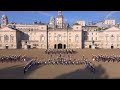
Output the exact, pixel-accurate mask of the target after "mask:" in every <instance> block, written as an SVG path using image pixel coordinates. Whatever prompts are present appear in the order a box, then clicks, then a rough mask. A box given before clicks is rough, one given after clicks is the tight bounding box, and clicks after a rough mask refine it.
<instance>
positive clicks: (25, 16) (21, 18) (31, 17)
mask: <svg viewBox="0 0 120 90" xmlns="http://www.w3.org/2000/svg"><path fill="white" fill-rule="evenodd" d="M62 13H63V16H64V18H65V22H67V23H70V24H71V23H74V22H75V21H77V20H85V21H86V22H92V21H93V22H97V21H101V20H103V19H105V18H114V19H116V21H117V23H119V22H120V11H63V12H62ZM3 14H5V15H7V16H8V19H9V21H14V22H16V23H32V22H33V21H42V22H45V23H48V22H49V20H50V16H54V17H57V15H58V11H0V18H1V16H2V15H3Z"/></svg>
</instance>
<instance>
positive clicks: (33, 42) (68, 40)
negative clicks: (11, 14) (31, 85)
mask: <svg viewBox="0 0 120 90" xmlns="http://www.w3.org/2000/svg"><path fill="white" fill-rule="evenodd" d="M105 24H112V25H111V27H109V28H104V29H103V28H100V27H99V26H97V24H96V25H86V23H85V21H77V23H75V24H73V25H69V24H66V23H64V17H63V15H62V11H59V12H58V16H57V18H56V19H55V18H54V17H51V18H50V23H49V24H44V23H41V22H39V23H38V22H34V23H33V24H29V25H28V24H16V23H8V18H7V16H5V15H3V16H2V19H1V28H0V49H17V48H22V49H28V48H38V49H41V48H42V49H67V48H72V49H82V48H93V49H94V48H104V49H111V48H120V29H119V27H117V26H115V21H114V20H112V21H111V20H106V21H105ZM118 26H119V25H118Z"/></svg>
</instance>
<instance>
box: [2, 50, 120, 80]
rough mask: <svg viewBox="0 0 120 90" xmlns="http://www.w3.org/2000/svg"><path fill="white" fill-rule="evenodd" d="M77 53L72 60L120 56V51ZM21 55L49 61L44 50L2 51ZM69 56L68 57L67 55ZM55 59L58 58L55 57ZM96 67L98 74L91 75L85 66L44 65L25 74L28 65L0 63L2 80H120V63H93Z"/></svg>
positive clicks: (80, 51) (85, 51) (3, 53)
mask: <svg viewBox="0 0 120 90" xmlns="http://www.w3.org/2000/svg"><path fill="white" fill-rule="evenodd" d="M76 51H77V53H76V54H74V55H72V59H81V58H82V56H83V55H84V56H85V57H86V58H88V59H89V60H90V61H92V60H91V58H92V55H97V54H107V55H111V54H115V55H120V49H111V50H110V49H98V50H91V49H77V50H76ZM10 54H21V55H27V56H28V57H37V58H39V59H44V60H45V59H48V58H50V55H46V54H45V53H44V50H41V49H32V50H21V49H20V50H0V56H1V55H10ZM66 56H67V55H66ZM54 57H56V56H55V55H54ZM92 62H93V61H92ZM93 63H94V64H95V66H96V70H97V72H96V74H93V73H91V72H90V71H89V70H87V69H86V68H85V66H84V65H78V66H77V65H69V66H65V65H44V66H38V67H33V68H31V69H30V71H28V73H26V75H24V74H23V67H24V65H25V64H26V63H0V79H118V78H120V69H119V68H120V63H117V62H115V63H112V62H109V63H105V62H93Z"/></svg>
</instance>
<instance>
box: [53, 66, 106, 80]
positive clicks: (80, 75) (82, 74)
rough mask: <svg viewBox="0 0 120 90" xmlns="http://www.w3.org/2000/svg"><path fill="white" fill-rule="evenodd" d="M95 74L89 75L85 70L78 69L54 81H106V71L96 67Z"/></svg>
mask: <svg viewBox="0 0 120 90" xmlns="http://www.w3.org/2000/svg"><path fill="white" fill-rule="evenodd" d="M96 70H97V71H96V73H95V74H94V73H91V72H90V71H89V70H88V69H87V68H84V69H78V70H76V71H74V72H71V73H68V74H63V75H60V76H57V77H55V78H54V79H108V75H107V73H106V70H105V69H104V68H103V67H102V66H101V65H99V66H97V67H96Z"/></svg>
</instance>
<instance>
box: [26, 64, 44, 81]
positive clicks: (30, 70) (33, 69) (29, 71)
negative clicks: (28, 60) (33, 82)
mask: <svg viewBox="0 0 120 90" xmlns="http://www.w3.org/2000/svg"><path fill="white" fill-rule="evenodd" d="M42 66H44V65H38V66H33V67H32V68H30V69H29V70H28V72H27V73H25V74H24V79H27V77H28V76H29V75H30V74H31V73H33V72H34V71H35V70H37V69H39V68H40V67H42Z"/></svg>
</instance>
